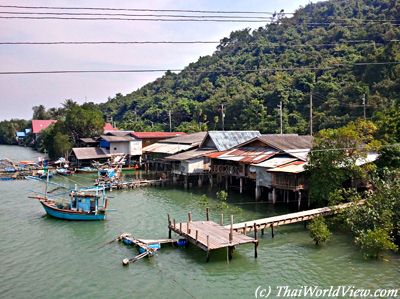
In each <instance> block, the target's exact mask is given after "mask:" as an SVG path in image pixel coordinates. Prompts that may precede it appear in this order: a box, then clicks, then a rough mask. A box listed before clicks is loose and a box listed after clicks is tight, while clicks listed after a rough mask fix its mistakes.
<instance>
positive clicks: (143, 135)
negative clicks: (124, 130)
mask: <svg viewBox="0 0 400 299" xmlns="http://www.w3.org/2000/svg"><path fill="white" fill-rule="evenodd" d="M131 135H132V136H133V137H135V138H137V139H166V138H172V137H177V136H181V135H186V133H184V132H132V133H131Z"/></svg>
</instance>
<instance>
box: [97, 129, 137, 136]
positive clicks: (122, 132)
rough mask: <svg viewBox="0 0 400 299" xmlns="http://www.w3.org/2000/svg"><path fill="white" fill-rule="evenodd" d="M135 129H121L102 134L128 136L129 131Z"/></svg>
mask: <svg viewBox="0 0 400 299" xmlns="http://www.w3.org/2000/svg"><path fill="white" fill-rule="evenodd" d="M133 132H135V131H123V130H117V131H109V132H107V133H106V134H104V135H108V136H130V134H131V133H133Z"/></svg>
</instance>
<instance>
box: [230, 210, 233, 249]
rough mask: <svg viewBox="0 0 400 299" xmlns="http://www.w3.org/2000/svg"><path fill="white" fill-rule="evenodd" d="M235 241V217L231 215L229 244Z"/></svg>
mask: <svg viewBox="0 0 400 299" xmlns="http://www.w3.org/2000/svg"><path fill="white" fill-rule="evenodd" d="M232 240H233V215H231V230H230V232H229V243H232Z"/></svg>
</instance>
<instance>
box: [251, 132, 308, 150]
mask: <svg viewBox="0 0 400 299" xmlns="http://www.w3.org/2000/svg"><path fill="white" fill-rule="evenodd" d="M258 139H259V140H261V141H262V142H264V143H266V144H268V145H270V146H272V147H274V148H276V149H280V150H283V151H285V150H290V149H310V148H312V141H313V137H312V136H309V135H300V136H298V135H292V134H290V135H278V134H276V135H261V136H260V137H259V138H258Z"/></svg>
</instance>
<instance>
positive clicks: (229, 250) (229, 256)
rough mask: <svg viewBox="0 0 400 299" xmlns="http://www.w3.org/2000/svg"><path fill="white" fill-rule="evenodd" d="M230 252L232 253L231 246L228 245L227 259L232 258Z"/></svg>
mask: <svg viewBox="0 0 400 299" xmlns="http://www.w3.org/2000/svg"><path fill="white" fill-rule="evenodd" d="M232 253H233V246H229V247H228V259H229V260H231V259H232Z"/></svg>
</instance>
